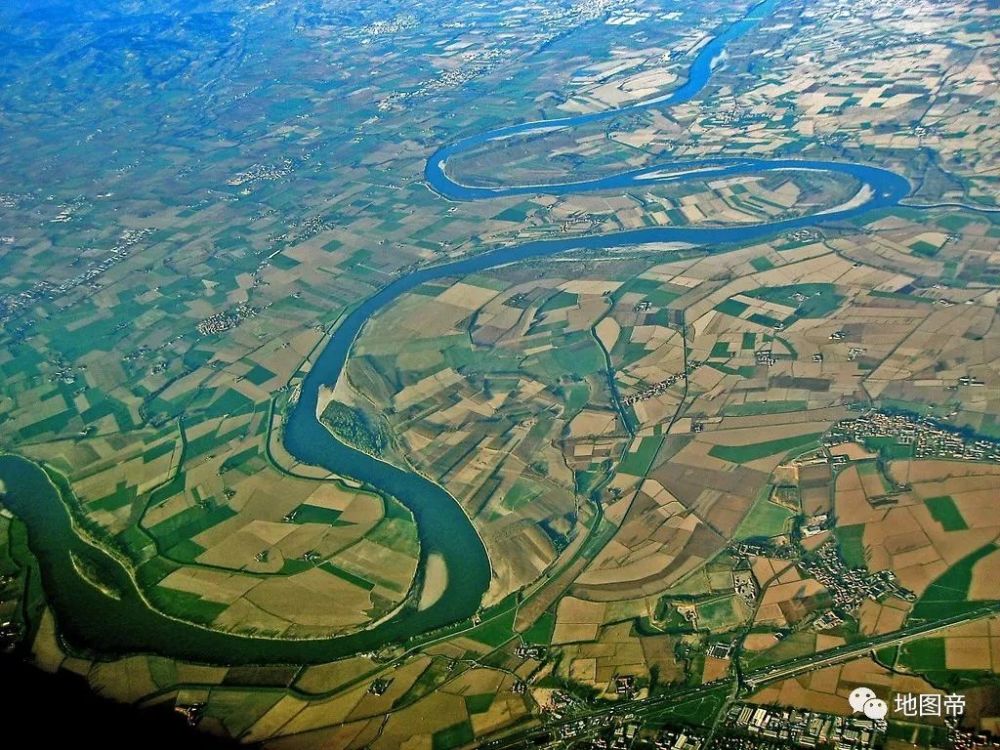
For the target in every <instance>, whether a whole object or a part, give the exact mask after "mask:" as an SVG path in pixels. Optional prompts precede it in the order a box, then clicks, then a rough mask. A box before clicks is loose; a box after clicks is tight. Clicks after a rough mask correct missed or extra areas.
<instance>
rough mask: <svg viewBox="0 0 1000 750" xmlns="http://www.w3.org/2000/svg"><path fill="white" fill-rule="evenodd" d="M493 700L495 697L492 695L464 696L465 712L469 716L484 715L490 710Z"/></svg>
mask: <svg viewBox="0 0 1000 750" xmlns="http://www.w3.org/2000/svg"><path fill="white" fill-rule="evenodd" d="M494 698H496V695H494V694H493V693H480V694H478V695H467V696H465V710H466V711H468V712H469V713H470V714H484V713H486V712H487V711H489V710H490V706H492V705H493V699H494Z"/></svg>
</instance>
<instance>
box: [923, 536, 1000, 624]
mask: <svg viewBox="0 0 1000 750" xmlns="http://www.w3.org/2000/svg"><path fill="white" fill-rule="evenodd" d="M997 549H998V547H997V545H995V544H993V543H992V542H991V543H990V544H987V545H985V546H983V547H980V548H979V549H977V550H976V551H975V552H973V553H972V554H970V555H966V556H965V557H963V558H962V559H961V560H959V561H958V562H957V563H955V564H954V565H952V566H951V567H950V568H948V570H946V571H945V572H944V573H943V574H941V576H940V577H939V578H938V579H937V580H935V581H934V582H933V583H932V584H931V585H930V586H928V587H927V590H926V591H924V594H923V596H921V597H920V598H919V599H918V600H917V603H916V604H915V605H914V606H913V611H912V612H911V613H910V617H909V620H908V621H909V622H910V623H911V624H912V623H914V622H918V623H919V622H933V621H935V620H941V619H944V618H947V617H953V616H955V615H957V614H961V613H962V612H965V611H968V610H971V609H975V608H977V607H980V606H982V602H970V601H967V599H968V595H969V584H971V583H972V569H973V568H974V567H975V565H976V563H977V562H979V561H980V560H982V559H983V558H984V557H987V556H988V555H991V554H993V553H994V552H996V551H997ZM997 598H1000V596H998V597H997Z"/></svg>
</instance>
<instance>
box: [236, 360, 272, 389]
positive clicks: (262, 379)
mask: <svg viewBox="0 0 1000 750" xmlns="http://www.w3.org/2000/svg"><path fill="white" fill-rule="evenodd" d="M274 376H275V375H274V373H273V372H271V371H270V370H268V369H267V368H266V367H264V366H263V365H258V364H255V365H254V366H253V367H251V368H250V370H249V372H247V374H246V375H244V376H243V377H244V378H246V379H247V380H249V381H250V382H251V383H253V384H254V385H263V384H264V383H266V382H267V381H268V380H270V379H271V378H273V377H274Z"/></svg>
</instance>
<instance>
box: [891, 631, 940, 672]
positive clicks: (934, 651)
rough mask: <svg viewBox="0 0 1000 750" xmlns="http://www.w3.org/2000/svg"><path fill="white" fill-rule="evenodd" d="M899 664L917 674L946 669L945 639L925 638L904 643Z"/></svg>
mask: <svg viewBox="0 0 1000 750" xmlns="http://www.w3.org/2000/svg"><path fill="white" fill-rule="evenodd" d="M898 662H899V663H900V664H903V665H905V666H907V667H909V668H910V669H912V670H914V671H917V672H925V671H928V670H934V671H936V670H941V669H944V668H945V643H944V638H924V639H923V640H919V641H912V642H910V643H904V644H903V645H902V646H901V647H900V652H899V657H898Z"/></svg>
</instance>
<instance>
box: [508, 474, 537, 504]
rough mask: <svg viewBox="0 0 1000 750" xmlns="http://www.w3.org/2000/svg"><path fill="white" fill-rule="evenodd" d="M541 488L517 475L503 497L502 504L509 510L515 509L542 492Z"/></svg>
mask: <svg viewBox="0 0 1000 750" xmlns="http://www.w3.org/2000/svg"><path fill="white" fill-rule="evenodd" d="M542 491H543V490H542V488H541V487H539V486H538V485H536V484H535V483H534V482H531V481H529V480H527V479H525V478H524V477H519V478H518V480H517V481H516V482H514V484H513V485H512V486H511V488H510V489H509V490H508V491H507V494H506V495H504V498H503V506H504V507H505V508H507V509H509V510H517V509H518V508H520V507H521V506H523V505H527V504H528V503H530V502H531V501H532V500H534V499H535V498H536V497H538V496H539V495H541V494H542Z"/></svg>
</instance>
